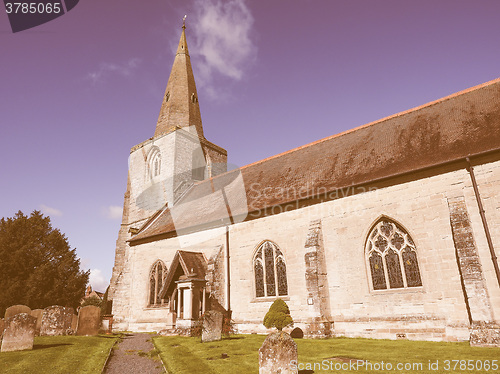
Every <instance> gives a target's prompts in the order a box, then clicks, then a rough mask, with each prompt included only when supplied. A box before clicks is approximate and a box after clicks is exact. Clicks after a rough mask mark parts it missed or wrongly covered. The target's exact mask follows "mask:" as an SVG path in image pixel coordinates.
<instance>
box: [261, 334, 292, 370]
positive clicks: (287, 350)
mask: <svg viewBox="0 0 500 374" xmlns="http://www.w3.org/2000/svg"><path fill="white" fill-rule="evenodd" d="M297 357H298V356H297V343H295V342H294V341H293V339H292V338H291V337H290V335H288V334H287V333H286V332H282V331H278V332H275V333H272V334H269V335H268V336H267V338H266V340H264V343H262V346H261V347H260V349H259V374H276V373H281V374H298V369H297V365H296V364H297Z"/></svg>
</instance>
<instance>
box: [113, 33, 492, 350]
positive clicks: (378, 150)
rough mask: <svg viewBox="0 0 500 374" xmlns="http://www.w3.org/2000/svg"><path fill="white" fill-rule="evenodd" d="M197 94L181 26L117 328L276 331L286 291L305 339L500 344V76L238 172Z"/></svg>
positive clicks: (136, 177)
mask: <svg viewBox="0 0 500 374" xmlns="http://www.w3.org/2000/svg"><path fill="white" fill-rule="evenodd" d="M198 100H199V98H198V93H197V91H196V85H195V80H194V75H193V71H192V67H191V61H190V57H189V51H188V45H187V43H186V34H185V27H183V30H182V34H181V38H180V41H179V46H178V48H177V53H176V55H175V59H174V63H173V66H172V70H171V73H170V77H169V80H168V83H167V88H166V90H165V95H164V96H163V98H162V103H161V108H160V115H159V118H158V122H157V125H156V130H155V132H154V134H153V136H152V137H151V138H150V139H148V140H146V141H144V142H142V143H140V144H138V145H136V146H134V147H133V148H132V149H131V151H130V163H129V174H128V182H127V190H126V193H125V201H124V208H123V219H122V224H121V227H120V231H119V234H118V240H117V245H116V257H115V265H114V268H113V275H112V279H111V285H110V290H109V298H110V299H112V300H113V315H114V322H113V326H114V328H115V329H117V330H130V331H160V330H171V331H181V332H182V331H185V332H189V331H190V329H191V328H192V327H194V326H196V325H197V324H199V323H200V318H201V317H202V315H203V313H204V312H205V311H208V310H212V309H216V310H220V311H224V312H226V313H228V315H230V316H231V319H232V321H233V322H234V326H235V328H236V330H237V331H238V332H240V333H254V332H256V333H266V331H267V330H266V329H265V327H264V326H263V325H262V320H263V318H264V315H265V314H266V312H267V311H268V309H269V306H270V305H271V303H272V302H273V301H274V300H276V299H277V298H281V299H283V300H284V301H285V302H286V303H287V304H288V306H289V308H290V312H291V315H292V318H293V320H294V326H295V327H299V328H300V329H302V330H303V332H304V335H305V336H306V337H329V336H349V337H367V338H386V339H414V340H436V341H468V340H470V341H471V343H472V344H476V345H500V270H499V262H498V258H497V256H498V255H499V254H500V79H496V80H493V81H490V82H487V83H485V84H482V85H480V86H476V87H473V88H470V89H467V90H464V91H462V92H459V93H456V94H453V95H451V96H448V97H445V98H442V99H440V100H436V101H434V102H431V103H428V104H426V105H423V106H420V107H417V108H414V109H410V110H408V111H405V112H402V113H398V114H395V115H393V116H390V117H387V118H384V119H381V120H378V121H375V122H372V123H368V124H366V125H364V126H361V127H358V128H355V129H353V130H349V131H346V132H343V133H341V134H337V135H333V136H330V137H328V138H325V139H321V140H319V141H316V142H314V143H311V144H307V145H304V146H302V147H299V148H296V149H293V150H291V151H288V152H285V153H282V154H278V155H276V156H273V157H270V158H267V159H264V160H261V161H258V162H255V163H253V164H250V165H247V166H244V167H241V168H239V169H235V170H227V152H226V150H225V149H224V148H222V147H221V146H223V144H222V145H216V144H213V143H212V142H210V141H209V140H207V139H206V138H205V136H204V133H203V126H202V120H201V114H200V108H199V102H198ZM328 120H331V119H328Z"/></svg>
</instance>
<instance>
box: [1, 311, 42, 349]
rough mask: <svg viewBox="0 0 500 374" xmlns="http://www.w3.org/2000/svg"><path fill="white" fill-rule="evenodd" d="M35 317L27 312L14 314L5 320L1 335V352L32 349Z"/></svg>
mask: <svg viewBox="0 0 500 374" xmlns="http://www.w3.org/2000/svg"><path fill="white" fill-rule="evenodd" d="M35 325H36V318H35V317H32V316H30V315H29V314H28V313H19V314H15V315H13V316H12V317H9V318H8V319H7V320H6V321H5V331H4V332H3V337H2V347H1V351H2V352H12V351H24V350H29V349H33V340H34V338H35Z"/></svg>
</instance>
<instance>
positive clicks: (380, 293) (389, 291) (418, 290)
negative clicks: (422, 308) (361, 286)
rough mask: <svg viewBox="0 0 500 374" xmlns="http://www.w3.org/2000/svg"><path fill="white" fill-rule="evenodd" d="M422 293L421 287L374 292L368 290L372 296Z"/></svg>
mask: <svg viewBox="0 0 500 374" xmlns="http://www.w3.org/2000/svg"><path fill="white" fill-rule="evenodd" d="M422 292H424V287H423V286H418V287H406V288H386V289H385V290H374V289H370V293H371V294H373V295H377V294H378V295H383V294H387V293H390V294H395V293H422Z"/></svg>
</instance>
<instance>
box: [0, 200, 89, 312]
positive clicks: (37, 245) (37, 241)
mask: <svg viewBox="0 0 500 374" xmlns="http://www.w3.org/2000/svg"><path fill="white" fill-rule="evenodd" d="M88 279H89V271H87V272H84V271H82V270H81V269H80V260H79V259H78V257H77V256H76V250H75V249H71V248H70V245H69V243H68V239H67V238H66V236H65V235H64V234H62V233H61V232H60V231H59V230H58V229H54V228H52V225H51V223H50V218H49V217H44V216H43V215H42V213H41V212H39V211H36V210H35V211H33V213H31V215H30V216H29V217H28V216H26V215H24V214H23V213H22V212H21V211H19V212H17V213H16V215H15V216H14V217H12V218H2V219H0V285H1V286H0V316H3V314H4V313H5V309H6V308H7V307H9V306H11V305H15V304H24V305H27V306H29V307H30V308H31V309H37V308H45V307H47V306H50V305H62V306H70V307H77V306H78V305H79V304H80V300H81V299H82V298H83V296H84V294H85V286H86V285H87V282H88Z"/></svg>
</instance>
